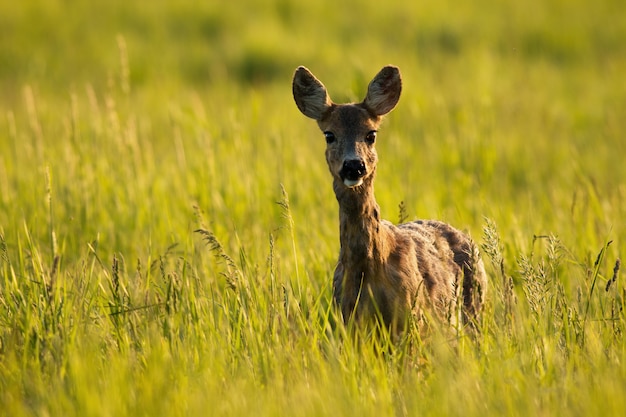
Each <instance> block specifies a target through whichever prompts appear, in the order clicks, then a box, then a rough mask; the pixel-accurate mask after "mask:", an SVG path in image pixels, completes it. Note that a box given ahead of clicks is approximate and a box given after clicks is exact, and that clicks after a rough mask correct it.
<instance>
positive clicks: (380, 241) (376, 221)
mask: <svg viewBox="0 0 626 417" xmlns="http://www.w3.org/2000/svg"><path fill="white" fill-rule="evenodd" d="M333 188H334V190H335V195H336V197H337V201H338V202H339V224H340V240H341V253H340V260H341V262H342V263H343V265H344V267H346V268H347V269H348V270H352V271H353V272H354V273H356V274H365V275H368V274H367V272H368V271H370V272H371V271H372V270H377V269H378V268H379V267H380V266H381V265H382V264H383V263H384V262H385V259H386V258H387V257H388V256H389V244H388V239H389V236H388V234H389V232H388V230H387V227H386V226H385V225H384V224H383V223H382V221H381V218H380V207H379V206H378V204H377V203H376V199H375V198H374V175H371V176H369V177H368V178H366V179H365V180H364V182H363V184H361V185H360V186H358V187H355V188H346V187H345V186H344V185H343V184H342V183H341V180H339V179H335V181H334V184H333Z"/></svg>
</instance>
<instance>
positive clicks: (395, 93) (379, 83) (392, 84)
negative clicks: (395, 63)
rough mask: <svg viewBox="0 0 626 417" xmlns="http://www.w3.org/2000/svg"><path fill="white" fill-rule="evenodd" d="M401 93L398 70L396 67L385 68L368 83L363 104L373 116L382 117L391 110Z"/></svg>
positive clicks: (400, 80)
mask: <svg viewBox="0 0 626 417" xmlns="http://www.w3.org/2000/svg"><path fill="white" fill-rule="evenodd" d="M401 91H402V78H401V77H400V70H399V69H398V67H392V66H386V67H384V68H383V69H381V70H380V72H379V73H378V74H376V76H375V77H374V79H373V80H372V81H371V82H370V85H369V87H367V96H366V97H365V100H363V104H364V105H365V106H366V107H367V108H368V109H369V110H370V111H371V112H372V113H374V114H375V115H377V116H382V115H384V114H387V113H389V112H390V111H391V110H393V108H394V107H395V106H396V104H397V103H398V100H399V99H400V92H401Z"/></svg>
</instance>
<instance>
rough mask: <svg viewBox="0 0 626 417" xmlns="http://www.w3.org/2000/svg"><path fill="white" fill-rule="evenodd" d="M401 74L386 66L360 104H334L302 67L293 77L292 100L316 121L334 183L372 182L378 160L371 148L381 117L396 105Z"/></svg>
mask: <svg viewBox="0 0 626 417" xmlns="http://www.w3.org/2000/svg"><path fill="white" fill-rule="evenodd" d="M401 90H402V80H401V78H400V70H398V68H397V67H392V66H386V67H384V68H383V69H382V70H380V72H379V73H378V74H377V75H376V76H375V77H374V79H373V80H372V81H371V82H370V84H369V86H368V89H367V95H366V96H365V99H364V100H363V101H362V102H361V103H352V104H335V103H333V101H332V100H331V99H330V96H329V95H328V92H327V91H326V87H324V84H322V83H321V81H319V80H318V79H317V78H315V76H314V75H313V74H312V73H311V72H310V71H309V70H308V69H306V68H305V67H299V68H298V69H297V70H296V73H295V74H294V77H293V97H294V99H295V101H296V104H297V106H298V108H299V109H300V111H301V112H302V113H303V114H304V115H305V116H307V117H310V118H312V119H315V120H316V121H317V124H318V125H319V127H320V129H321V130H322V132H324V136H325V137H326V143H327V147H326V161H327V162H328V167H329V169H330V172H331V174H332V175H333V177H334V178H335V180H336V182H340V183H342V184H344V185H345V186H346V187H348V188H355V187H358V186H360V185H362V184H363V182H364V181H366V180H367V179H368V178H373V175H374V172H375V170H376V163H377V161H378V156H377V154H376V149H375V147H374V144H375V142H376V133H377V131H378V127H379V125H380V123H381V121H382V116H384V115H385V114H387V113H389V112H390V111H391V110H392V109H393V108H394V107H395V106H396V103H397V102H398V99H399V98H400V92H401Z"/></svg>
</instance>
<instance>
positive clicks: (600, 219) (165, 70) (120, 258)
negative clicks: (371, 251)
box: [0, 0, 626, 416]
mask: <svg viewBox="0 0 626 417" xmlns="http://www.w3.org/2000/svg"><path fill="white" fill-rule="evenodd" d="M78 3H79V4H71V5H69V4H66V2H61V1H36V0H29V1H22V2H3V3H2V4H0V98H1V99H0V415H7V416H46V415H50V416H56V415H64V416H65V415H67V416H72V415H76V416H92V415H93V416H105V415H111V416H122V415H129V416H130V415H132V416H136V415H146V416H147V415H164V416H165V415H184V416H190V415H294V416H300V415H302V416H305V415H306V416H310V415H364V416H369V415H371V416H374V415H376V416H379V415H433V416H435V415H437V416H439V415H446V416H456V415H464V416H477V415H485V414H487V413H488V414H495V415H524V416H526V415H581V416H584V415H624V414H626V400H625V398H626V396H625V395H624V394H625V393H626V392H625V387H626V368H625V367H624V366H623V364H624V361H625V360H626V344H625V342H624V331H625V325H626V321H625V316H624V307H625V304H626V301H625V300H626V287H625V285H624V279H623V273H622V272H621V271H619V270H618V271H617V272H616V273H615V276H616V279H615V282H612V283H611V285H610V286H609V288H608V290H607V289H606V288H607V283H608V282H609V281H611V279H612V278H613V276H614V270H615V269H616V265H617V264H618V262H617V261H618V259H619V258H620V256H623V253H624V249H625V247H626V246H624V242H625V241H626V223H625V222H624V218H626V182H625V179H626V168H625V165H624V163H623V160H624V155H626V141H625V140H624V134H623V132H626V118H625V117H624V114H626V84H624V81H623V78H624V77H623V74H624V73H626V44H624V42H623V39H626V15H624V13H622V8H623V7H622V4H621V2H619V1H609V0H606V1H599V2H595V3H594V4H593V5H589V4H587V3H586V2H583V1H579V0H574V1H569V2H563V1H558V0H551V1H547V2H546V1H543V2H540V1H536V2H532V3H528V2H526V3H519V5H518V4H513V3H512V4H507V3H508V2H502V3H501V4H497V5H494V4H493V3H492V2H488V1H483V0H474V1H472V2H465V3H463V4H459V3H458V2H451V1H450V2H419V3H415V2H413V3H410V2H404V3H406V4H405V5H402V4H398V5H396V4H392V3H390V4H385V5H381V4H380V3H378V2H374V1H371V0H363V1H357V2H345V4H344V3H337V2H330V1H328V2H323V1H322V2H295V1H289V0H276V1H271V2H268V1H261V0H256V1H255V0H248V1H247V2H246V4H245V5H244V4H243V3H242V2H237V3H236V2H231V3H232V4H228V3H217V2H193V1H179V2H166V1H158V2H152V3H150V5H147V4H145V2H132V1H124V2H122V1H93V2H78ZM399 3H402V2H399ZM389 63H393V64H396V65H398V66H400V68H401V71H402V74H403V78H404V91H403V96H402V97H401V99H400V103H399V106H398V108H397V109H395V110H394V112H393V113H392V114H391V115H390V116H389V118H388V120H387V121H386V123H385V125H384V128H383V129H382V131H381V133H380V135H379V142H378V150H379V156H380V163H379V168H378V176H377V186H376V194H377V199H378V202H379V204H380V205H381V209H382V213H383V216H384V217H386V218H387V219H389V220H392V221H394V222H395V221H397V220H398V219H399V218H400V217H406V218H408V220H413V219H416V218H438V219H441V220H444V221H447V222H450V223H452V224H454V225H456V226H457V227H459V228H462V229H466V230H468V231H469V232H470V233H471V234H472V235H473V236H474V237H475V238H476V240H477V241H478V242H479V243H480V244H481V247H482V249H483V256H484V258H485V260H486V263H487V267H488V268H487V269H488V273H489V275H490V285H491V287H490V289H489V291H490V292H489V295H488V303H487V308H486V311H485V314H484V318H483V322H482V324H481V328H482V332H481V335H480V336H479V337H478V338H477V340H471V339H469V338H467V337H465V335H463V334H462V333H461V334H456V333H455V332H454V331H452V333H454V334H452V335H451V334H450V331H449V330H444V329H442V330H441V331H435V332H434V333H433V334H432V335H430V336H428V337H427V338H426V339H425V340H421V339H420V338H419V337H418V335H417V334H416V332H412V333H411V334H410V335H409V336H410V337H409V340H408V341H406V342H403V343H400V344H399V345H391V344H390V342H389V340H388V339H387V338H385V337H381V338H379V339H376V338H371V337H369V336H368V335H367V334H358V335H354V334H352V333H351V332H352V331H351V330H349V329H345V328H344V326H343V325H341V324H339V323H340V320H339V318H338V312H337V311H336V309H335V307H334V306H333V304H332V301H331V298H332V297H331V288H330V280H331V276H332V271H333V269H334V262H335V260H336V255H337V253H338V245H339V238H338V218H337V203H336V201H335V198H334V195H333V192H332V187H331V179H330V176H329V174H328V171H327V166H326V162H325V161H324V141H323V138H322V137H321V135H320V133H319V132H318V131H317V128H316V126H315V124H314V122H312V121H311V120H308V119H306V118H305V117H303V116H302V115H301V114H300V113H299V111H298V110H297V108H296V106H295V104H294V103H293V100H292V97H291V85H290V83H291V76H292V73H293V70H294V69H295V67H296V66H297V65H306V66H308V67H309V68H310V69H311V70H312V71H313V72H314V73H315V74H316V75H317V76H319V78H320V79H322V80H323V82H324V83H325V84H326V85H327V87H328V89H329V91H330V94H331V96H332V97H333V98H335V99H336V100H337V101H345V100H360V99H362V97H363V95H364V92H365V89H366V86H367V82H368V81H369V80H370V79H371V77H373V76H374V74H375V73H376V72H377V71H378V70H379V69H380V67H382V66H383V65H385V64H389ZM401 204H402V209H400V205H401Z"/></svg>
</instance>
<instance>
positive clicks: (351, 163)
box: [339, 159, 366, 181]
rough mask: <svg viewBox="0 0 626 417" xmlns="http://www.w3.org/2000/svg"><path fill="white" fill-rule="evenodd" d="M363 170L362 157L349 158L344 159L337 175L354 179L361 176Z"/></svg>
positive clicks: (363, 172)
mask: <svg viewBox="0 0 626 417" xmlns="http://www.w3.org/2000/svg"><path fill="white" fill-rule="evenodd" d="M365 172H366V170H365V163H364V162H363V160H362V159H350V160H347V161H344V163H343V167H341V171H340V172H339V175H341V178H343V179H347V180H350V181H356V180H358V179H359V178H363V176H364V175H365Z"/></svg>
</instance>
